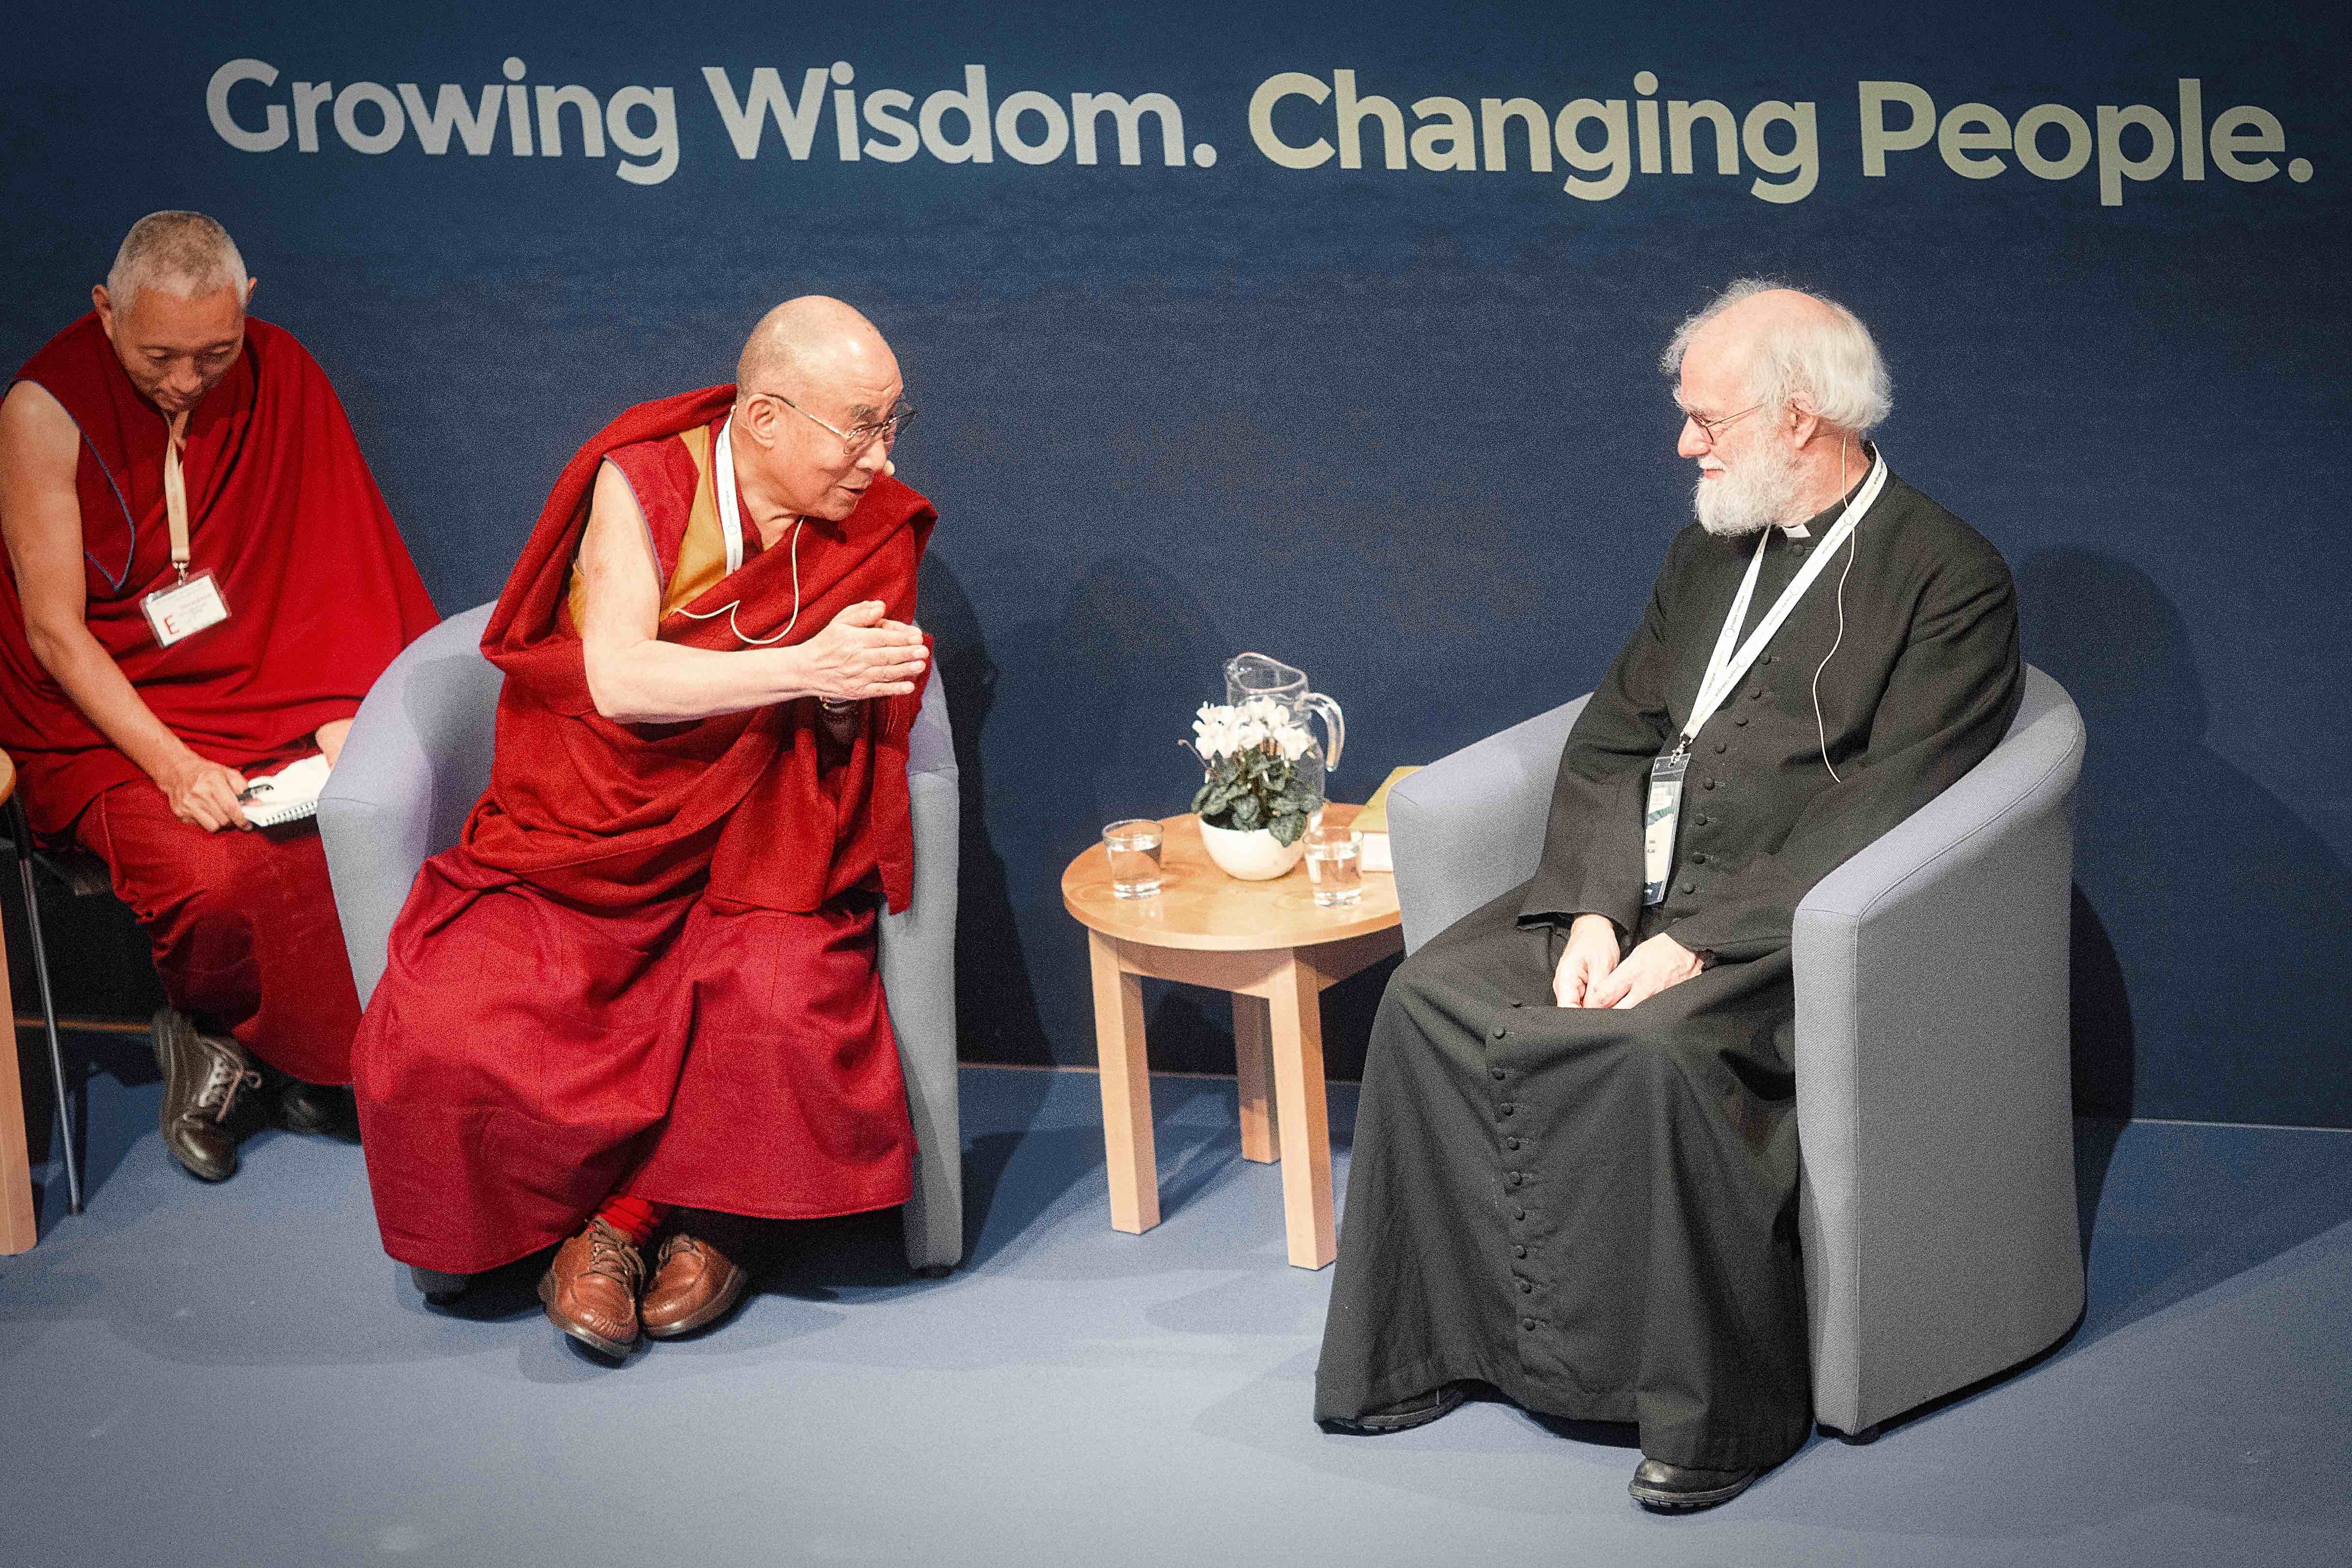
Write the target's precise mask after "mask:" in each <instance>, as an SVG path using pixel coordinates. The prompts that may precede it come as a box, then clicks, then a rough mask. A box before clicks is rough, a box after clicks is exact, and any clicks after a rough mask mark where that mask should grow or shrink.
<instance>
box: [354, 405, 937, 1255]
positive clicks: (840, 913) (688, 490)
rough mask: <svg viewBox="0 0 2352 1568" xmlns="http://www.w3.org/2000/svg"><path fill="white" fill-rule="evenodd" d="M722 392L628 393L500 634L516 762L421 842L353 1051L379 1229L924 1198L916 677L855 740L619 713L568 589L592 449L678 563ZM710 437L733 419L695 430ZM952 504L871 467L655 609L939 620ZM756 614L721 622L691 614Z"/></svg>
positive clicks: (499, 1241)
mask: <svg viewBox="0 0 2352 1568" xmlns="http://www.w3.org/2000/svg"><path fill="white" fill-rule="evenodd" d="M733 399H734V389H733V388H731V387H713V388H710V389H709V390H706V391H703V392H697V393H689V394H686V395H681V396H678V397H673V398H669V399H666V400H664V401H662V402H659V403H652V404H646V405H641V406H639V407H636V408H633V409H630V410H629V411H628V412H627V413H625V414H624V415H623V416H621V417H620V418H619V419H617V420H615V421H614V423H613V424H612V425H611V426H608V427H607V428H606V429H605V430H604V431H603V432H602V433H600V434H599V435H598V436H597V437H595V438H594V439H593V440H592V441H590V442H589V443H588V445H587V446H586V447H583V448H582V449H581V451H580V453H579V455H578V456H577V457H575V458H573V459H572V462H571V463H570V464H569V465H568V466H567V467H566V468H565V469H564V471H563V473H562V477H561V478H560V479H558V480H557V482H556V486H555V489H554V491H553V493H552V494H551V496H550V497H549V499H548V502H547V506H546V508H545V510H542V512H541V516H540V521H539V524H538V527H537V528H536V529H535V530H534V531H533V532H532V534H531V537H530V541H529V542H528V543H527V544H526V545H525V546H524V549H523V553H522V557H521V559H520V561H519V562H518V563H517V564H516V566H515V570H514V573H513V574H512V576H511V577H509V580H508V583H507V587H506V591H505V593H504V594H503V595H501V596H500V598H499V605H498V609H497V610H496V611H495V612H494V614H493V615H492V616H491V619H490V624H489V626H488V630H487V631H486V632H485V634H484V636H483V639H482V648H483V652H484V653H485V654H486V655H487V656H488V658H490V660H491V661H492V662H493V663H495V664H497V665H498V666H499V668H501V669H503V670H504V671H505V672H506V676H507V680H506V686H505V689H504V691H503V693H502V695H501V697H500V699H499V713H498V733H497V745H496V753H495V759H494V762H493V764H492V771H491V780H490V786H489V788H488V791H487V792H486V793H485V794H484V795H483V797H482V799H481V801H480V802H479V803H478V805H476V806H475V808H474V812H473V815H472V816H471V817H470V818H469V819H468V820H467V825H466V829H465V833H464V836H463V837H462V839H461V841H460V842H459V844H458V845H457V847H455V848H452V849H450V850H448V851H446V852H445V853H443V854H441V855H437V856H436V857H434V858H432V859H431V860H429V861H427V862H426V863H425V868H424V870H423V871H422V872H421V873H420V875H419V876H418V879H417V884H416V887H415V889H414V890H413V891H412V893H411V894H410V897H409V900H408V903H407V906H406V907H405V908H404V910H403V911H402V913H401V916H400V919H399V921H397V923H396V924H395V925H394V931H393V935H392V943H391V952H390V954H389V963H388V966H387V968H386V970H385V973H384V977H383V982H382V984H380V986H379V988H378V989H377V991H376V993H375V994H374V996H373V998H372V1000H371V1001H370V1003H369V1006H368V1012H367V1016H366V1018H365V1019H364V1020H363V1022H362V1026H361V1031H360V1040H359V1044H358V1047H357V1048H356V1051H355V1061H354V1067H355V1072H356V1077H357V1087H358V1090H359V1096H360V1111H361V1119H362V1128H363V1131H364V1132H365V1136H366V1140H367V1147H368V1173H369V1179H370V1182H371V1184H372V1185H373V1191H374V1196H375V1203H376V1214H377V1218H378V1221H379V1223H380V1225H381V1226H382V1229H383V1238H384V1247H385V1249H386V1250H387V1251H388V1252H390V1253H391V1254H392V1255H393V1256H394V1257H395V1258H399V1259H401V1260H402V1261H404V1262H408V1263H414V1264H420V1265H422V1266H424V1267H425V1268H439V1269H444V1270H447V1271H451V1272H458V1273H469V1272H476V1271H479V1270H481V1269H484V1268H492V1267H495V1266H496V1265H498V1264H499V1263H502V1262H505V1261H508V1260H509V1259H511V1258H517V1257H520V1256H522V1255H524V1254H526V1253H529V1252H530V1251H533V1250H535V1249H536V1248H538V1247H543V1246H546V1245H547V1244H549V1243H551V1242H553V1241H556V1240H559V1239H561V1238H562V1237H564V1236H567V1235H569V1234H571V1233H572V1231H574V1230H576V1229H578V1228H579V1226H581V1224H582V1223H583V1222H584V1220H585V1219H586V1217H587V1215H589V1214H590V1213H592V1212H593V1210H594V1208H595V1206H596V1205H597V1204H598V1203H600V1202H601V1201H602V1200H603V1199H604V1196H605V1195H606V1194H608V1193H610V1192H611V1191H613V1190H614V1188H615V1186H617V1185H619V1184H623V1183H626V1184H627V1185H628V1187H629V1190H631V1191H632V1192H635V1193H636V1194H639V1195H641V1196H644V1197H647V1198H650V1199H654V1200H656V1201H659V1202H666V1203H675V1204H684V1205H692V1206H696V1207H702V1208H713V1209H721V1210H725V1211H728V1212H730V1213H737V1214H746V1215H768V1216H775V1217H807V1216H811V1215H825V1214H845V1213H854V1212H856V1211H859V1210H862V1209H870V1208H878V1207H885V1206H887V1205H892V1204H897V1203H901V1202H904V1201H905V1199H906V1196H907V1193H908V1186H909V1184H910V1181H911V1175H912V1152H913V1138H912V1131H911V1129H910V1127H909V1125H908V1117H907V1108H906V1100H905V1086H904V1081H903V1079H902V1078H901V1076H900V1073H899V1067H898V1048H897V1041H896V1038H895V1037H893V1035H892V1034H891V1032H890V1027H889V1019H888V1016H887V1011H886V1009H885V1007H884V1005H883V999H882V994H881V986H880V983H879V980H878V978H877V974H876V972H875V966H874V942H875V926H876V918H877V906H878V905H879V904H881V903H883V902H886V901H887V904H888V905H889V907H891V908H893V909H903V908H904V907H905V906H906V903H907V900H908V895H909V892H910V889H911V885H912V870H913V834H912V825H911V821H910V817H909V814H908V791H907V778H906V768H907V740H908V731H909V730H910V729H911V728H912V726H913V722H914V719H915V715H916V713H917V711H918V710H919V705H920V695H921V693H920V690H919V689H918V690H917V692H916V693H915V694H913V695H911V696H908V697H903V698H898V699H894V700H887V701H881V702H873V703H868V704H866V706H865V710H864V712H863V717H862V723H861V727H860V728H859V729H858V731H856V734H855V736H854V738H853V740H852V742H851V743H850V745H849V746H848V747H847V748H846V750H844V749H843V748H841V747H839V746H838V745H836V744H834V743H832V742H825V741H824V740H823V738H822V737H821V734H820V727H819V724H818V721H817V718H816V712H815V709H816V704H815V703H814V701H813V700H806V699H803V700H798V701H794V702H787V703H780V704H775V705H772V706H769V707H766V708H761V709H756V710H751V711H747V712H742V713H734V714H728V715H722V716H719V717H716V718H710V719H703V720H698V721H691V722H687V723H677V724H622V723H618V722H615V721H612V720H608V719H606V718H604V717H603V716H601V715H600V714H598V713H597V711H596V710H595V704H594V702H593V700H592V698H591V696H590V694H589V690H588V684H587V676H586V668H585V664H584V661H583V654H582V649H581V644H580V639H579V636H578V632H577V629H576V627H575V626H573V625H572V618H571V612H570V609H569V605H568V592H569V588H570V584H571V577H572V568H573V564H574V562H575V560H576V558H577V555H578V552H579V546H580V541H581V537H582V534H583V531H584V529H585V527H586V523H587V516H588V509H589V501H590V498H591V495H592V493H593V488H594V483H595V478H596V474H597V470H598V468H599V467H600V465H602V464H603V463H604V461H605V460H606V459H607V458H612V459H613V460H614V462H615V463H616V466H618V467H620V468H622V470H623V472H624V474H625V476H626V477H627V478H628V479H630V481H631V484H632V488H633V489H635V492H636V495H637V500H638V503H639V506H640V508H641V510H643V511H644V512H645V514H646V524H647V526H648V528H649V530H650V531H651V532H652V535H653V542H654V544H655V552H656V563H657V565H658V566H659V568H660V569H661V571H662V572H663V573H664V574H665V575H667V574H669V573H670V572H671V571H672V570H673V569H674V568H675V566H676V564H677V560H678V556H679V552H680V542H681V540H682V538H683V537H684V534H685V531H686V529H687V526H688V510H689V508H690V505H691V503H692V501H693V498H694V493H695V488H696V485H697V484H698V483H705V484H708V483H712V482H722V483H729V484H731V483H733V477H732V475H712V476H710V478H709V479H700V478H699V477H698V470H697V468H696V467H695V464H694V463H693V462H692V461H690V460H688V459H687V458H685V457H683V456H682V455H681V453H682V450H683V448H684V447H685V445H686V441H687V438H688V437H689V436H690V435H693V434H696V433H703V434H706V435H707V433H708V431H709V429H710V427H712V426H715V425H716V423H717V421H718V420H719V419H720V418H721V417H722V416H724V415H725V414H726V413H727V411H728V409H729V408H730V406H731V405H732V403H733ZM701 449H702V450H704V451H706V452H707V450H708V447H707V444H706V445H705V446H704V447H702V448H701ZM934 521H936V517H935V514H934V513H933V511H932V510H931V507H930V505H929V502H927V501H926V500H923V498H922V497H921V496H919V495H918V494H916V493H915V491H913V490H912V489H908V487H907V486H905V485H903V484H899V483H898V482H897V481H896V480H894V479H887V478H877V479H876V480H875V481H874V483H873V485H872V487H871V488H870V489H868V490H867V492H866V499H865V500H864V501H863V503H862V504H860V506H859V507H858V509H857V510H856V512H854V513H853V514H852V515H851V516H850V517H849V518H848V519H846V520H845V521H842V522H838V523H833V522H827V521H824V520H822V519H811V520H809V521H807V523H806V524H805V525H804V527H803V531H802V536H801V538H800V539H799V541H798V548H797V557H796V559H797V569H798V573H799V589H798V597H799V618H798V620H797V622H792V621H791V617H792V616H793V603H794V588H793V572H794V568H795V554H794V552H793V550H791V549H788V548H786V547H785V545H784V544H783V543H782V542H781V541H780V542H778V543H777V544H775V545H773V546H772V547H770V548H768V549H765V550H762V551H760V552H757V553H756V554H753V555H751V557H750V558H749V559H748V560H746V561H745V562H744V563H743V564H742V565H741V566H740V567H739V568H738V569H737V570H736V571H734V572H733V573H731V574H723V575H722V576H721V577H720V578H719V581H718V582H717V583H716V584H713V585H712V586H710V587H709V589H707V590H706V591H704V592H702V593H701V594H699V595H697V596H696V597H695V598H694V599H692V600H691V601H689V602H688V603H685V604H683V605H674V606H673V607H672V609H671V610H670V611H668V612H666V613H665V614H664V615H663V616H662V617H661V620H660V623H659V626H658V636H659V637H661V638H662V639H663V640H665V641H668V642H675V643H679V644H682V645H685V646H689V647H702V648H709V649H713V650H720V651H725V650H731V649H736V648H740V647H742V646H743V644H742V642H741V641H739V632H740V637H744V638H758V637H770V636H772V635H774V634H775V633H777V632H779V631H781V630H782V629H783V628H784V627H785V626H787V625H788V624H791V625H792V626H793V631H792V633H791V635H790V636H789V637H788V638H786V639H785V640H786V641H787V642H798V641H802V640H804V639H806V638H808V637H813V636H814V635H815V634H816V633H817V632H819V631H821V630H822V629H823V628H824V626H826V625H827V624H828V623H829V622H830V621H831V620H832V619H833V618H834V617H835V616H837V615H838V614H840V613H841V612H842V611H843V610H845V609H846V608H847V607H848V606H850V605H853V604H856V603H858V602H860V601H863V600H868V599H875V600H880V601H881V602H882V603H883V604H884V605H885V606H886V607H887V613H888V614H889V615H890V616H892V617H893V618H895V619H899V620H908V621H911V620H912V619H913V618H914V613H915V578H916V567H917V564H918V563H919V560H920V558H921V554H922V551H923V547H924V544H925V543H926V542H927V541H928V540H929V534H930V531H931V527H932V525H933V523H934ZM730 604H731V605H734V606H735V613H734V615H733V616H732V617H731V619H730V616H728V615H726V614H724V613H720V614H717V615H712V616H709V618H699V619H698V618H696V616H698V615H705V614H708V613H709V612H712V611H724V609H725V608H726V607H727V606H728V605H730Z"/></svg>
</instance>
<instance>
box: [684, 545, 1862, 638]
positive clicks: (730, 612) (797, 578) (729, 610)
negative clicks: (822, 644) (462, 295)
mask: <svg viewBox="0 0 2352 1568" xmlns="http://www.w3.org/2000/svg"><path fill="white" fill-rule="evenodd" d="M807 521H808V519H806V518H804V517H801V518H794V519H793V618H792V619H791V620H789V621H786V622H785V623H784V629H783V630H782V631H780V632H778V633H777V634H776V635H775V636H773V637H745V636H744V635H743V628H742V627H741V626H737V625H736V624H735V610H736V607H737V606H738V605H740V604H742V602H743V601H742V600H740V599H730V600H729V601H728V602H727V603H725V604H723V605H719V607H718V608H717V609H715V610H703V611H700V612H696V611H693V610H687V609H681V610H679V611H678V614H679V615H681V616H686V617H687V619H688V620H693V621H711V620H717V619H718V618H719V616H726V617H727V626H728V629H729V630H730V631H732V632H733V633H734V634H735V639H736V640H737V641H738V642H744V643H749V644H750V645H751V647H767V646H768V645H769V644H770V643H776V642H782V641H783V640H784V639H785V638H786V637H790V636H792V635H793V626H797V625H798V624H799V623H800V618H801V528H802V526H803V524H805V523H806V522H807ZM1834 651H1835V650H1834V649H1832V652H1834Z"/></svg>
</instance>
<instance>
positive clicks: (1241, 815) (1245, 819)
mask: <svg viewBox="0 0 2352 1568" xmlns="http://www.w3.org/2000/svg"><path fill="white" fill-rule="evenodd" d="M1233 817H1234V826H1235V827H1237V828H1239V829H1241V830H1242V831H1243V832H1244V833H1246V832H1248V831H1249V830H1250V829H1251V828H1253V827H1256V826H1261V825H1263V824H1264V822H1265V806H1263V805H1259V804H1258V798H1257V796H1255V795H1244V796H1242V797H1241V798H1240V799H1239V800H1237V801H1235V802H1234V806H1233Z"/></svg>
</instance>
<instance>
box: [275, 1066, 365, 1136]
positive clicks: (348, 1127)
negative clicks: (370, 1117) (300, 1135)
mask: <svg viewBox="0 0 2352 1568" xmlns="http://www.w3.org/2000/svg"><path fill="white" fill-rule="evenodd" d="M278 1126H280V1127H283V1128H284V1129H286V1131H289V1132H310V1133H315V1134H317V1135H319V1136H320V1137H323V1138H340V1139H341V1140H342V1141H343V1142H346V1143H356V1142H359V1141H360V1113H359V1108H358V1107H357V1106H356V1105H353V1104H352V1091H351V1090H350V1089H345V1088H341V1087H340V1086H338V1085H335V1084H328V1083H305V1082H303V1081H302V1080H301V1079H299V1078H289V1079H286V1080H285V1081H284V1082H283V1083H282V1084H280V1085H279V1086H278Z"/></svg>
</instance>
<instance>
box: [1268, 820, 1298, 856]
mask: <svg viewBox="0 0 2352 1568" xmlns="http://www.w3.org/2000/svg"><path fill="white" fill-rule="evenodd" d="M1267 831H1268V832H1270V833H1272V834H1273V835H1274V841H1275V842H1276V844H1279V845H1281V846H1282V847H1284V848H1285V849H1287V848H1289V847H1291V846H1292V845H1294V844H1296V843H1297V842H1298V836H1299V835H1300V834H1302V833H1304V832H1306V831H1307V818H1306V817H1304V816H1300V815H1298V814H1297V813H1296V812H1288V811H1286V812H1282V813H1280V814H1278V815H1277V816H1276V817H1275V819H1274V821H1273V823H1272V824H1271V825H1270V826H1268V828H1267Z"/></svg>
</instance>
